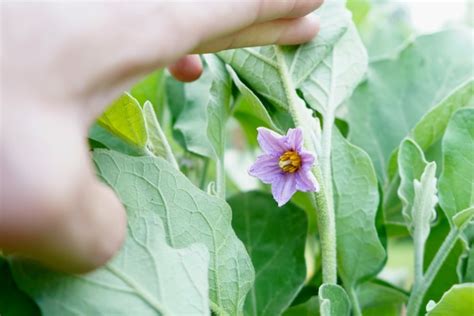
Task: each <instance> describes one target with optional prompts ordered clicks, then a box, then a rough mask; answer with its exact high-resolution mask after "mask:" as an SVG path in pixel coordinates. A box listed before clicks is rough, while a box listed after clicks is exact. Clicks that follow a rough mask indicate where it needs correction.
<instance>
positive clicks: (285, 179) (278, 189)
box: [272, 173, 296, 206]
mask: <svg viewBox="0 0 474 316" xmlns="http://www.w3.org/2000/svg"><path fill="white" fill-rule="evenodd" d="M295 192H296V179H295V175H294V174H291V173H286V174H284V175H282V177H281V178H280V179H279V181H275V182H274V183H273V185H272V194H273V198H274V199H275V201H277V203H278V206H282V205H283V204H286V203H287V202H288V201H289V200H290V199H291V197H292V196H293V194H295Z"/></svg>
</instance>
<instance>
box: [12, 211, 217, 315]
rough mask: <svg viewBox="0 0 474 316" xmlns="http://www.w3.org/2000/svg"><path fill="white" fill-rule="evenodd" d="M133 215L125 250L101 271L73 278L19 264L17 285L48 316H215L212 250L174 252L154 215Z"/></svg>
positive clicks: (198, 247)
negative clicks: (211, 291)
mask: <svg viewBox="0 0 474 316" xmlns="http://www.w3.org/2000/svg"><path fill="white" fill-rule="evenodd" d="M128 211H129V219H128V237H127V239H126V240H125V244H124V245H123V247H122V250H121V251H120V252H119V254H118V255H117V256H116V257H115V258H114V259H113V260H112V261H110V262H109V263H107V264H106V265H105V266H104V267H103V268H101V269H99V270H96V271H94V272H91V273H88V274H84V275H68V274H62V273H59V272H53V271H49V270H46V269H45V268H42V267H40V266H39V265H37V264H34V263H27V262H20V261H18V262H14V263H13V273H14V277H15V279H16V281H17V282H18V284H20V286H21V288H22V289H24V290H25V291H26V292H27V293H29V294H30V295H31V296H32V297H33V298H34V299H35V300H36V302H37V303H38V305H39V306H40V308H41V311H42V312H43V314H44V315H51V316H54V315H58V316H67V315H78V314H84V315H132V314H134V315H143V316H145V315H183V314H188V315H190V314H192V315H209V301H208V298H207V293H208V280H207V269H208V263H209V254H208V251H207V249H206V247H204V245H200V244H193V245H190V246H189V247H187V248H182V249H173V248H171V247H170V246H168V245H167V243H166V232H165V229H164V227H163V223H162V222H161V220H160V218H159V217H158V215H156V214H155V213H154V212H153V209H151V208H144V209H142V210H141V212H140V213H133V212H132V211H131V210H130V209H129V210H128Z"/></svg>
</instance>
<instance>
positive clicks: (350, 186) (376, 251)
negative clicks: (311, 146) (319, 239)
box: [332, 129, 386, 288]
mask: <svg viewBox="0 0 474 316" xmlns="http://www.w3.org/2000/svg"><path fill="white" fill-rule="evenodd" d="M332 167H333V181H334V201H335V209H336V228H337V251H338V270H339V274H340V276H341V278H342V280H343V283H344V286H345V287H346V288H352V287H355V286H356V285H357V283H358V282H360V280H362V279H364V278H367V277H370V276H373V275H375V274H376V273H377V272H378V271H379V270H380V269H381V268H382V265H383V263H384V261H385V256H386V254H385V250H384V247H383V246H382V243H381V242H380V240H379V238H378V235H377V230H376V227H375V217H376V213H377V206H378V201H379V195H378V188H377V177H376V175H375V171H374V169H373V166H372V163H371V161H370V158H369V157H368V155H367V154H366V153H365V152H364V151H363V150H361V149H360V148H358V147H356V146H354V145H352V144H350V143H349V142H348V141H347V140H345V139H344V138H343V137H342V136H341V135H340V133H339V132H338V131H337V130H336V129H335V131H334V134H333V152H332ZM355 236H357V238H354V237H355Z"/></svg>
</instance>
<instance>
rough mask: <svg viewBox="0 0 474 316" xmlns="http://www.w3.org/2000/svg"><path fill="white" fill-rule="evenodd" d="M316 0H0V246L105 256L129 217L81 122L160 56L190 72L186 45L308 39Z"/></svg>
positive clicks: (73, 259)
mask: <svg viewBox="0 0 474 316" xmlns="http://www.w3.org/2000/svg"><path fill="white" fill-rule="evenodd" d="M320 3H321V0H312V1H310V0H307V1H298V0H288V1H265V0H260V1H241V2H237V1H219V2H217V1H216V2H199V3H198V2H194V3H184V2H183V3H176V2H171V1H169V2H158V3H150V2H145V3H129V4H118V3H114V4H106V3H94V4H80V3H74V4H71V3H54V4H44V3H42V4H16V3H4V4H2V7H3V8H2V9H3V10H2V13H1V14H2V20H3V21H2V55H3V58H2V60H1V63H2V83H1V85H2V96H1V100H2V102H1V104H2V127H1V128H2V130H1V133H0V146H1V152H0V170H1V171H0V172H1V175H0V179H1V187H0V201H1V205H0V249H3V250H4V251H6V252H13V253H19V254H21V255H23V256H26V257H31V258H34V259H36V260H38V261H40V262H42V263H44V264H46V265H48V266H51V267H53V268H56V269H60V270H64V271H70V272H84V271H88V270H91V269H94V268H96V267H98V266H100V265H102V264H104V263H105V262H106V261H107V260H108V259H109V258H110V257H111V256H112V255H113V254H114V253H115V252H116V251H117V249H118V248H119V247H120V245H121V243H122V241H123V238H124V235H125V226H126V225H125V223H126V220H125V212H124V210H123V207H122V205H121V203H120V202H119V200H118V199H117V197H116V196H115V194H114V193H113V192H112V191H111V190H110V189H109V188H108V187H107V186H105V185H104V184H102V183H101V182H100V181H98V180H97V179H96V176H95V171H94V167H93V166H92V164H91V162H90V157H89V153H88V147H87V144H86V141H85V140H86V135H87V130H88V127H89V125H90V124H91V123H92V122H93V121H94V120H95V118H96V117H97V116H98V115H99V114H100V113H101V112H102V111H103V110H104V107H105V106H106V105H107V104H109V103H110V102H111V101H112V100H113V99H114V98H116V97H117V96H118V95H120V94H121V93H122V92H123V91H124V90H127V89H128V88H130V86H131V84H132V83H134V82H136V81H137V80H138V79H139V78H140V77H142V76H143V75H145V74H147V73H149V72H151V71H153V70H155V69H156V68H160V67H164V66H168V65H170V72H171V73H172V74H173V75H174V76H175V77H177V78H178V79H180V80H183V81H189V80H192V79H195V78H197V77H198V76H199V74H200V72H201V70H202V69H201V65H200V62H199V58H197V56H193V55H189V56H186V54H190V53H204V52H214V51H218V50H222V49H227V48H236V47H243V46H258V45H266V44H298V43H302V42H305V41H308V40H310V39H312V38H313V37H314V36H315V35H316V33H317V31H318V22H317V21H315V19H314V17H312V16H306V15H307V14H308V13H310V12H311V11H313V10H314V9H316V8H317V7H318V6H319V5H320Z"/></svg>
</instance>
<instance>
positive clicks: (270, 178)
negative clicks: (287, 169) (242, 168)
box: [249, 155, 282, 184]
mask: <svg viewBox="0 0 474 316" xmlns="http://www.w3.org/2000/svg"><path fill="white" fill-rule="evenodd" d="M249 174H250V175H251V176H253V177H257V178H259V179H260V180H262V182H263V183H267V184H270V183H272V182H274V180H275V179H276V178H278V177H280V176H281V174H282V171H281V168H280V166H279V165H278V157H277V156H271V155H261V156H258V157H257V160H256V161H255V163H254V164H253V165H252V166H251V167H250V168H249Z"/></svg>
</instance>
